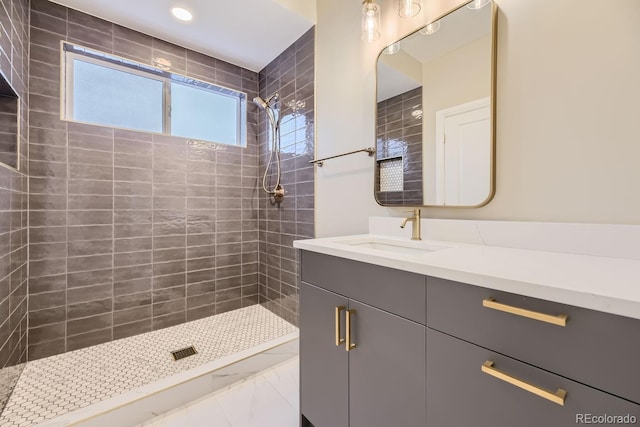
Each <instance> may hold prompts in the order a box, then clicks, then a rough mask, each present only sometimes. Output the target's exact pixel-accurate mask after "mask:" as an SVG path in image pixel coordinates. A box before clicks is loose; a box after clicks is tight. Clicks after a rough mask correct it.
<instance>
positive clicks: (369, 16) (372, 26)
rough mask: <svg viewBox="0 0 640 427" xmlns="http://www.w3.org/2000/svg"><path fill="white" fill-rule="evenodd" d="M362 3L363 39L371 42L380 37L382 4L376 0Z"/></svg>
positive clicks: (365, 0)
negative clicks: (379, 4) (378, 3)
mask: <svg viewBox="0 0 640 427" xmlns="http://www.w3.org/2000/svg"><path fill="white" fill-rule="evenodd" d="M362 4H363V6H362V40H365V41H367V42H369V43H371V42H372V41H375V40H378V39H379V38H380V6H378V5H377V4H376V3H375V1H374V0H364V1H363V2H362Z"/></svg>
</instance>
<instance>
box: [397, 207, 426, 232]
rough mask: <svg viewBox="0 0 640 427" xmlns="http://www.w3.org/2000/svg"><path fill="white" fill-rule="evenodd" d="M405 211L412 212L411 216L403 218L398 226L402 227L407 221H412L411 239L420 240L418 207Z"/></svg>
mask: <svg viewBox="0 0 640 427" xmlns="http://www.w3.org/2000/svg"><path fill="white" fill-rule="evenodd" d="M407 212H412V213H413V216H412V217H409V218H405V220H404V221H402V225H401V226H400V228H404V227H405V226H406V225H407V222H409V221H411V222H412V224H411V225H412V228H411V240H422V236H421V234H422V233H421V231H420V209H417V208H416V209H414V210H412V211H407Z"/></svg>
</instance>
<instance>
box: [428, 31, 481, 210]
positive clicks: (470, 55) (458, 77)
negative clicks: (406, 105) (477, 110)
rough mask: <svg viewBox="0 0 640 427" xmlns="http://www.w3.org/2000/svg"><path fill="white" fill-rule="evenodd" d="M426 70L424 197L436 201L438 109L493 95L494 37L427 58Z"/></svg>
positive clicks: (430, 201) (429, 200) (432, 201)
mask: <svg viewBox="0 0 640 427" xmlns="http://www.w3.org/2000/svg"><path fill="white" fill-rule="evenodd" d="M470 70H473V71H470ZM422 71H423V78H422V81H423V82H425V83H426V84H424V85H423V86H422V99H424V100H425V102H423V104H422V111H423V116H422V140H423V149H422V157H423V164H424V171H423V176H424V177H425V179H423V181H424V182H423V188H424V200H425V201H427V202H425V204H436V198H437V196H436V131H435V129H436V112H437V111H439V110H443V109H445V108H451V107H455V106H457V105H461V104H464V103H467V102H471V101H477V100H478V99H480V98H486V97H487V96H489V95H491V37H490V36H486V37H483V38H481V39H478V40H474V41H473V42H471V43H468V44H466V45H464V46H462V47H460V48H458V49H456V50H454V51H452V52H449V53H448V54H446V55H442V56H439V57H437V58H435V59H433V60H431V61H427V62H426V63H424V64H422ZM487 184H488V182H487ZM487 188H489V186H488V185H487ZM486 198H487V197H486V193H485V197H483V198H482V200H485V199H486Z"/></svg>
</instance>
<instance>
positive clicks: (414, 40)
mask: <svg viewBox="0 0 640 427" xmlns="http://www.w3.org/2000/svg"><path fill="white" fill-rule="evenodd" d="M496 14H497V6H496V4H495V2H493V1H491V0H473V1H471V2H468V3H465V4H463V5H462V6H460V7H458V8H456V9H455V10H452V11H450V12H449V13H447V14H446V15H444V16H442V17H440V18H439V19H437V20H435V21H433V22H431V23H429V24H428V25H426V26H424V27H422V28H420V29H418V30H417V31H415V32H414V33H412V34H410V35H408V36H406V37H404V38H403V39H401V40H398V41H397V42H395V43H392V44H391V45H389V46H388V47H387V48H385V49H384V50H383V51H382V52H380V54H379V56H378V61H377V67H376V73H377V74H376V88H377V108H376V158H375V163H374V165H375V189H374V192H375V198H376V201H377V202H378V203H379V204H380V205H382V206H425V207H429V206H438V207H467V208H470V207H480V206H483V205H485V204H487V203H489V201H491V199H492V198H493V195H494V193H495V67H496V65H495V64H496V58H495V56H496V55H495V52H496V49H495V45H496V31H497V28H496Z"/></svg>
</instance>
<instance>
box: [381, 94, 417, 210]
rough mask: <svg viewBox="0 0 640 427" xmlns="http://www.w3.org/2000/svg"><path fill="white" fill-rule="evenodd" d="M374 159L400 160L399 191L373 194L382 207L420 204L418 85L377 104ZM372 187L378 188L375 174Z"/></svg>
mask: <svg viewBox="0 0 640 427" xmlns="http://www.w3.org/2000/svg"><path fill="white" fill-rule="evenodd" d="M377 114H378V116H377V117H378V123H377V139H376V145H377V147H376V159H377V160H381V159H389V158H395V157H402V169H403V170H402V172H403V173H402V174H403V178H404V181H403V183H404V190H403V191H376V197H377V199H378V201H379V202H380V203H382V204H389V205H408V206H420V205H424V200H423V199H424V197H423V190H422V163H423V160H422V86H421V87H418V88H415V89H412V90H410V91H407V92H405V93H401V94H400V95H396V96H394V97H392V98H389V99H386V100H384V101H380V102H378V108H377ZM376 185H377V188H378V189H379V188H380V183H379V177H378V174H376Z"/></svg>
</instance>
